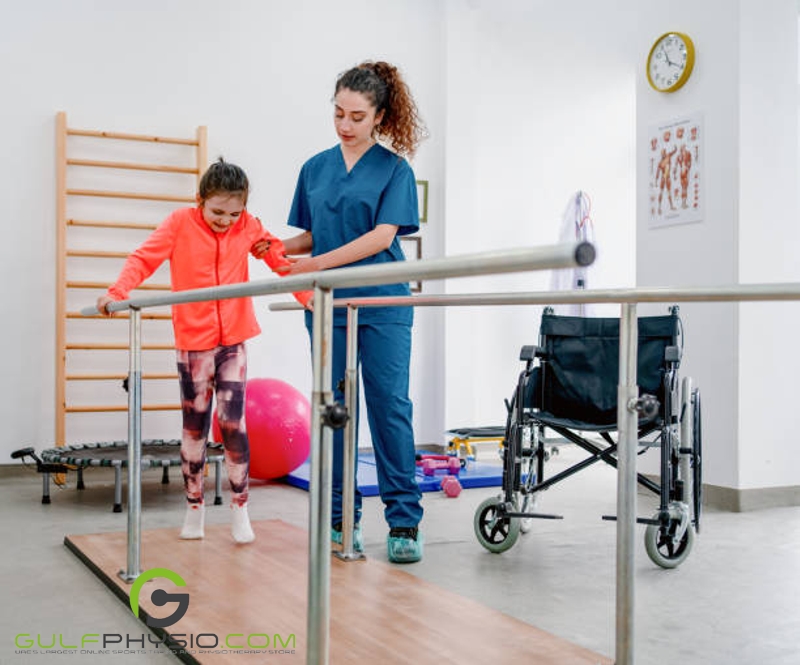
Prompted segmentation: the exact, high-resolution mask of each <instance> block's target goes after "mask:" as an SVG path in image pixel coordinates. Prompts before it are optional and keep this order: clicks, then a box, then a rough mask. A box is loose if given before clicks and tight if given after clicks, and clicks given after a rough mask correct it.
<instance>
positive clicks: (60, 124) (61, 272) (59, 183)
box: [55, 111, 67, 483]
mask: <svg viewBox="0 0 800 665" xmlns="http://www.w3.org/2000/svg"><path fill="white" fill-rule="evenodd" d="M66 256H67V114H66V113H64V112H63V111H61V112H59V113H58V114H57V115H56V257H55V258H56V395H55V397H56V445H57V446H63V445H65V443H66V440H67V436H66V410H67V397H66V390H67V389H66V363H67V342H66V338H67V333H66V325H67V324H66V296H65V291H66V280H67V277H66V274H67V267H66V266H67V263H66ZM63 481H64V474H63V473H62V474H56V482H57V483H58V482H63Z"/></svg>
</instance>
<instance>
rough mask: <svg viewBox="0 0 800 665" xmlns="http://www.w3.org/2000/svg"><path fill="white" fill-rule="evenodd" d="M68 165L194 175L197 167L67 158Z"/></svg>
mask: <svg viewBox="0 0 800 665" xmlns="http://www.w3.org/2000/svg"><path fill="white" fill-rule="evenodd" d="M67 165H68V166H96V167H99V168H104V169H128V170H132V171H159V172H162V173H188V174H189V175H196V174H197V169H196V168H192V167H190V166H169V165H166V164H164V165H161V164H136V163H133V162H104V161H101V160H97V159H68V160H67Z"/></svg>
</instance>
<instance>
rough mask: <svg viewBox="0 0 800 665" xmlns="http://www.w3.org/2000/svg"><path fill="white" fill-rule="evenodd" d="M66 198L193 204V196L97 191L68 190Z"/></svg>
mask: <svg viewBox="0 0 800 665" xmlns="http://www.w3.org/2000/svg"><path fill="white" fill-rule="evenodd" d="M67 195H68V196H100V197H105V198H111V199H138V200H142V201H178V202H181V203H195V198H194V197H193V196H180V195H178V194H143V193H141V192H112V191H105V190H97V189H68V190H67Z"/></svg>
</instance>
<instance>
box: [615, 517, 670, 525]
mask: <svg viewBox="0 0 800 665" xmlns="http://www.w3.org/2000/svg"><path fill="white" fill-rule="evenodd" d="M603 519H604V520H606V521H607V522H616V521H617V516H616V515H603ZM636 523H637V524H654V525H656V526H658V525H659V524H661V522H659V521H658V520H654V519H651V518H649V517H637V518H636Z"/></svg>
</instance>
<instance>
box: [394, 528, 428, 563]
mask: <svg viewBox="0 0 800 665" xmlns="http://www.w3.org/2000/svg"><path fill="white" fill-rule="evenodd" d="M422 545H423V538H422V534H421V533H420V532H419V529H418V528H417V527H415V526H412V527H402V526H399V527H398V526H393V527H392V528H391V529H390V530H389V535H388V536H387V538H386V548H387V549H388V552H389V561H391V562H392V563H415V562H416V561H419V560H420V559H422Z"/></svg>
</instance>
